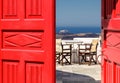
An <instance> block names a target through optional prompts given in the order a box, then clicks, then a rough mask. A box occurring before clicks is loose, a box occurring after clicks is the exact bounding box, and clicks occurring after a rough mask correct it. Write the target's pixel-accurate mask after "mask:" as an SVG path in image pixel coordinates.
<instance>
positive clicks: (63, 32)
mask: <svg viewBox="0 0 120 83" xmlns="http://www.w3.org/2000/svg"><path fill="white" fill-rule="evenodd" d="M99 35H100V33H70V32H69V31H68V30H64V29H63V30H60V31H59V33H56V38H57V39H58V38H61V39H65V40H72V39H73V38H82V37H99Z"/></svg>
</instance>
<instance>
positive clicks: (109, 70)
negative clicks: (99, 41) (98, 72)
mask: <svg viewBox="0 0 120 83" xmlns="http://www.w3.org/2000/svg"><path fill="white" fill-rule="evenodd" d="M102 30H103V49H102V54H103V55H102V56H103V58H102V83H120V0H102Z"/></svg>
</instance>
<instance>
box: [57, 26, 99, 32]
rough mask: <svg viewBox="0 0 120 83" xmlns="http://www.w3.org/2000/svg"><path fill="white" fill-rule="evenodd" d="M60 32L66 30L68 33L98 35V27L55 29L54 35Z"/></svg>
mask: <svg viewBox="0 0 120 83" xmlns="http://www.w3.org/2000/svg"><path fill="white" fill-rule="evenodd" d="M60 30H67V31H68V32H69V33H100V32H101V28H100V27H57V28H56V33H59V32H60Z"/></svg>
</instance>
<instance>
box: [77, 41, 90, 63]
mask: <svg viewBox="0 0 120 83" xmlns="http://www.w3.org/2000/svg"><path fill="white" fill-rule="evenodd" d="M90 48H91V44H89V43H86V44H78V62H79V64H81V63H83V62H87V59H86V58H87V57H86V52H87V53H88V52H89V51H90Z"/></svg>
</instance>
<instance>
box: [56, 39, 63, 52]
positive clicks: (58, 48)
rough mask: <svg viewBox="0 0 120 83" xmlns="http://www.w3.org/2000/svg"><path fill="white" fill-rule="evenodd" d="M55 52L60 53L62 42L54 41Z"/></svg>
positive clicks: (59, 40)
mask: <svg viewBox="0 0 120 83" xmlns="http://www.w3.org/2000/svg"><path fill="white" fill-rule="evenodd" d="M56 52H62V40H61V39H56Z"/></svg>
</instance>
